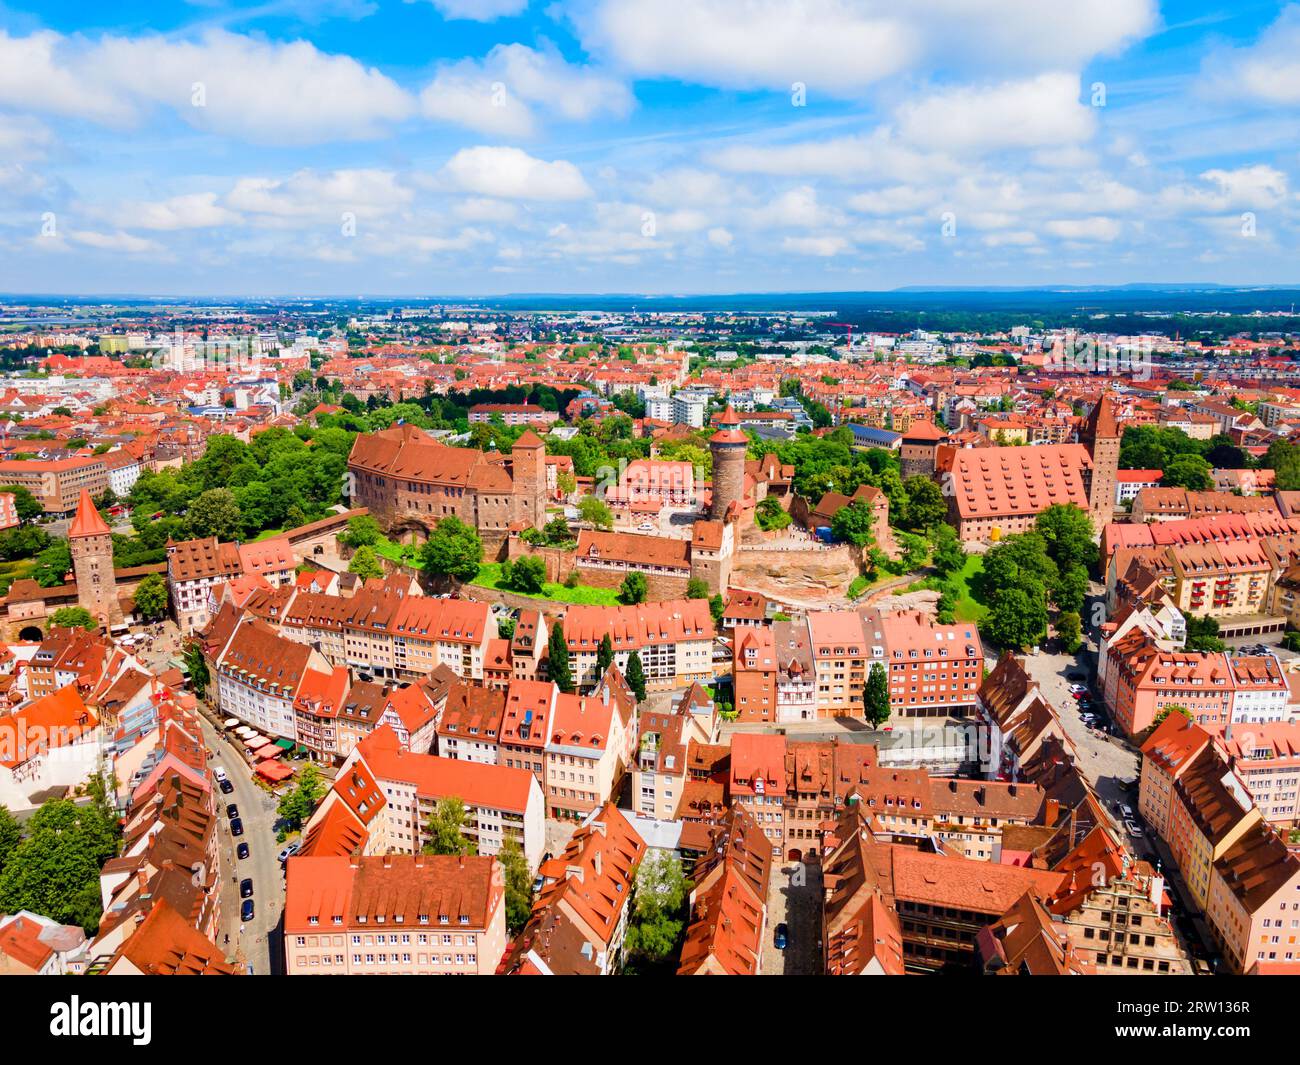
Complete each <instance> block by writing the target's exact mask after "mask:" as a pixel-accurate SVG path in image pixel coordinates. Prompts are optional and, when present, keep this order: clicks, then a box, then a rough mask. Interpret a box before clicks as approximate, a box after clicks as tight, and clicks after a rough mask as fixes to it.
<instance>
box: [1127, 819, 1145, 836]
mask: <svg viewBox="0 0 1300 1065" xmlns="http://www.w3.org/2000/svg"><path fill="white" fill-rule="evenodd" d="M1124 827H1125V828H1126V829H1128V834H1129V835H1130V836H1132V837H1133V838H1134V839H1136V838H1137V837H1139V836H1141V835H1142V826H1141V825H1139V824H1138V823H1137V822H1136V821H1125V822H1124Z"/></svg>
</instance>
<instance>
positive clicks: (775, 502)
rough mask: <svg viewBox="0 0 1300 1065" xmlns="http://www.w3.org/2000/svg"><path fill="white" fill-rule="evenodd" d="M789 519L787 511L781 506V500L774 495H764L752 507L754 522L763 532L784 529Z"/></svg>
mask: <svg viewBox="0 0 1300 1065" xmlns="http://www.w3.org/2000/svg"><path fill="white" fill-rule="evenodd" d="M791 520H792V519H791V517H790V515H789V513H788V512H787V511H786V509H785V508H784V507H783V506H781V501H780V500H779V499H777V498H776V496H764V497H763V498H762V499H760V500H759V501H758V506H756V507H755V508H754V524H755V525H757V526H758V527H759V528H760V529H762V530H763V531H764V532H770V531H771V530H773V529H784V528H785V527H786V526H787V525H789V524H790V522H791Z"/></svg>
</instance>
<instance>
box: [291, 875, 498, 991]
mask: <svg viewBox="0 0 1300 1065" xmlns="http://www.w3.org/2000/svg"><path fill="white" fill-rule="evenodd" d="M506 943H507V937H506V917H505V875H504V872H503V871H502V868H501V863H500V862H498V861H497V860H496V859H495V858H491V857H486V856H481V855H470V856H458V855H425V854H384V855H371V856H361V855H351V856H348V857H332V856H321V857H306V858H304V857H301V856H298V857H293V858H290V859H289V861H288V862H287V863H286V866H285V904H284V954H285V972H286V973H287V974H288V975H290V976H331V975H333V976H357V975H405V976H491V975H492V974H493V972H494V971H495V969H496V966H497V963H498V962H499V961H500V959H501V955H502V954H503V953H505V949H506Z"/></svg>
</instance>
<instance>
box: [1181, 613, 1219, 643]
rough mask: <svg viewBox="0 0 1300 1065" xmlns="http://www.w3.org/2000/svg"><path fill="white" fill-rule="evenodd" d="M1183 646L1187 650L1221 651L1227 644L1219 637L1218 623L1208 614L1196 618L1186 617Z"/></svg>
mask: <svg viewBox="0 0 1300 1065" xmlns="http://www.w3.org/2000/svg"><path fill="white" fill-rule="evenodd" d="M1183 647H1184V648H1185V649H1186V650H1188V651H1223V650H1226V648H1227V645H1226V644H1225V643H1224V642H1223V641H1222V640H1221V639H1219V623H1218V622H1217V621H1216V620H1215V619H1214V618H1212V617H1210V615H1209V614H1206V615H1205V617H1202V618H1198V617H1194V616H1192V615H1188V617H1187V640H1186V642H1185V643H1184V644H1183Z"/></svg>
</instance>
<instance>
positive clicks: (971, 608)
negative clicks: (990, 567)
mask: <svg viewBox="0 0 1300 1065" xmlns="http://www.w3.org/2000/svg"><path fill="white" fill-rule="evenodd" d="M983 569H984V556H983V555H967V556H966V565H964V566H962V568H961V570H960V572H958V573H954V574H953V575H952V577H951V580H952V583H953V584H954V585H955V586H956V587H957V588H958V589H960V595H959V596H958V599H957V605H956V607H954V608H953V616H954V617H955V618H956V619H957V620H958V621H973V622H975V623H976V624H979V623H980V622H981V621H983V620H984V617H985V615H986V614H988V612H989V610H988V607H986V606H985V605H984V604H983V603H977V602H976V601H975V599H974V598H973V597H972V596H971V593H970V582H971V581H972V580H974V578H975V577H976V576H977V575H978V574H979V573H981V572H982V571H983Z"/></svg>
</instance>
